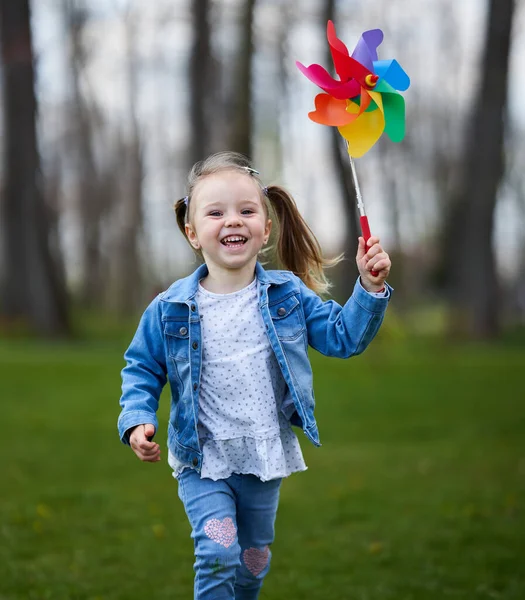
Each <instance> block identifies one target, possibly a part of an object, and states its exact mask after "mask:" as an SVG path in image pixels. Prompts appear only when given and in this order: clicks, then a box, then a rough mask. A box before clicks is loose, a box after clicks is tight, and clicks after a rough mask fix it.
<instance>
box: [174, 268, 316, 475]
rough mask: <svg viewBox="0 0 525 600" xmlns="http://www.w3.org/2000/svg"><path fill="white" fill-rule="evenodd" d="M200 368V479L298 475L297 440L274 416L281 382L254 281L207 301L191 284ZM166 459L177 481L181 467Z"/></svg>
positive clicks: (301, 466)
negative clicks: (198, 321) (198, 332)
mask: <svg viewBox="0 0 525 600" xmlns="http://www.w3.org/2000/svg"><path fill="white" fill-rule="evenodd" d="M195 299H196V302H197V304H198V306H199V313H200V318H201V339H202V366H201V381H200V395H199V423H198V433H199V440H200V443H201V447H202V452H203V462H202V471H201V477H208V478H211V479H213V480H217V479H226V478H227V477H229V476H230V475H231V474H232V473H244V474H249V473H250V474H253V475H256V476H257V477H259V478H260V479H261V480H262V481H269V480H270V479H276V478H278V477H286V476H288V475H290V474H291V473H294V472H297V471H304V470H305V469H306V465H305V463H304V459H303V455H302V452H301V447H300V446H299V441H298V440H297V437H296V435H295V433H294V431H293V430H292V428H291V425H290V422H289V421H288V420H287V419H286V417H285V416H284V414H283V413H282V411H281V403H282V399H283V397H284V394H285V391H286V383H285V381H284V379H283V376H282V374H281V371H280V368H279V365H278V363H277V360H276V358H275V355H274V353H273V351H272V348H271V346H270V342H269V340H268V337H267V336H266V332H265V328H264V323H263V320H262V315H261V313H260V310H259V302H258V287H257V279H254V281H253V282H252V283H251V284H250V285H249V286H248V287H245V288H244V289H242V290H239V291H237V292H233V293H230V294H214V293H212V292H209V291H208V290H205V289H204V288H203V287H202V286H200V285H199V290H198V292H197V295H196V298H195ZM177 463H178V461H177V460H176V459H175V458H174V457H173V456H170V465H171V466H172V467H173V469H174V474H175V475H177V474H178V473H179V472H180V471H181V470H182V469H183V468H184V467H183V465H180V464H177Z"/></svg>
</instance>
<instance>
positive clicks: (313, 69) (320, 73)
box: [295, 62, 361, 100]
mask: <svg viewBox="0 0 525 600" xmlns="http://www.w3.org/2000/svg"><path fill="white" fill-rule="evenodd" d="M295 64H296V65H297V68H298V69H299V70H300V71H301V73H302V74H303V75H306V77H308V79H309V80H310V81H311V82H312V83H315V85H317V86H319V87H320V88H321V89H322V90H323V91H324V92H326V93H327V94H330V95H331V96H333V97H334V98H337V99H339V100H346V99H347V98H354V97H355V96H357V95H358V94H359V91H360V89H361V86H360V85H359V83H358V82H357V81H355V80H353V79H352V80H350V81H346V82H342V81H337V79H334V78H333V77H332V76H331V75H330V74H329V73H328V71H326V69H324V68H323V67H321V65H316V64H313V65H310V66H309V67H305V66H304V65H303V64H301V63H300V62H296V63H295Z"/></svg>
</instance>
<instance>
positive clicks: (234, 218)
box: [224, 215, 242, 227]
mask: <svg viewBox="0 0 525 600" xmlns="http://www.w3.org/2000/svg"><path fill="white" fill-rule="evenodd" d="M224 225H225V227H241V226H242V219H241V217H240V216H239V215H229V216H228V217H227V218H226V221H225V223H224Z"/></svg>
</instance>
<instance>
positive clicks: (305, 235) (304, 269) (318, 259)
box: [265, 185, 343, 294]
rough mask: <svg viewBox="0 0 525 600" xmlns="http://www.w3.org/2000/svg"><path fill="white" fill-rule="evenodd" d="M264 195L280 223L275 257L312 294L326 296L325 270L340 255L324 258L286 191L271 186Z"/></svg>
mask: <svg viewBox="0 0 525 600" xmlns="http://www.w3.org/2000/svg"><path fill="white" fill-rule="evenodd" d="M265 192H266V196H267V197H268V200H269V202H270V204H271V207H272V209H273V212H274V213H275V215H276V217H277V220H278V221H279V239H278V241H277V258H278V260H279V262H280V263H281V266H283V267H284V268H285V269H287V270H289V271H292V273H295V274H296V275H297V276H298V277H299V278H300V279H301V280H302V281H303V282H304V284H305V285H306V286H307V287H309V288H310V289H311V290H313V291H314V292H316V293H318V294H325V293H326V292H327V291H328V289H329V288H330V282H329V281H328V279H327V278H326V275H325V273H324V269H325V268H327V267H332V266H334V265H336V264H337V263H339V262H340V261H341V260H343V255H342V254H341V255H339V256H337V257H335V258H333V259H326V258H324V257H323V253H322V251H321V246H320V245H319V242H318V241H317V238H316V237H315V235H314V233H313V231H312V230H311V229H310V227H309V226H308V224H307V223H306V221H305V220H304V219H303V217H302V216H301V213H300V212H299V210H298V208H297V205H296V204H295V201H294V199H293V198H292V196H290V194H289V193H288V192H287V191H285V190H284V189H283V188H281V187H279V186H277V185H272V186H269V187H268V188H267V189H266V190H265Z"/></svg>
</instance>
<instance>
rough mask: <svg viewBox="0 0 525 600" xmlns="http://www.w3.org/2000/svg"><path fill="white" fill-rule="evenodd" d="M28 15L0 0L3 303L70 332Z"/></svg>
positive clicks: (32, 320)
mask: <svg viewBox="0 0 525 600" xmlns="http://www.w3.org/2000/svg"><path fill="white" fill-rule="evenodd" d="M30 21H31V14H30V6H29V0H19V1H18V2H13V1H12V0H1V1H0V44H1V51H2V66H3V94H4V163H5V164H4V173H5V184H4V190H3V194H2V203H1V209H2V219H1V227H2V229H3V231H2V239H3V242H4V252H3V259H4V269H3V271H4V273H3V278H2V294H1V297H2V303H1V310H2V314H3V317H4V318H5V320H6V321H7V323H8V324H9V323H10V322H12V321H17V320H20V321H22V322H23V323H25V324H26V325H27V326H28V327H29V328H31V329H32V330H33V331H34V332H36V333H39V334H41V335H45V336H62V335H66V334H68V332H69V324H68V310H67V296H66V289H65V282H64V280H63V278H62V276H61V275H62V269H61V267H60V262H61V261H60V256H59V247H58V244H57V242H56V239H55V240H53V239H52V237H51V231H52V227H51V221H52V220H51V218H50V214H49V210H50V209H49V206H47V205H46V204H45V201H44V192H43V182H42V176H41V170H40V157H39V154H38V147H37V138H36V127H35V118H36V111H37V102H36V98H35V91H34V69H33V48H32V35H31V25H30Z"/></svg>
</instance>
